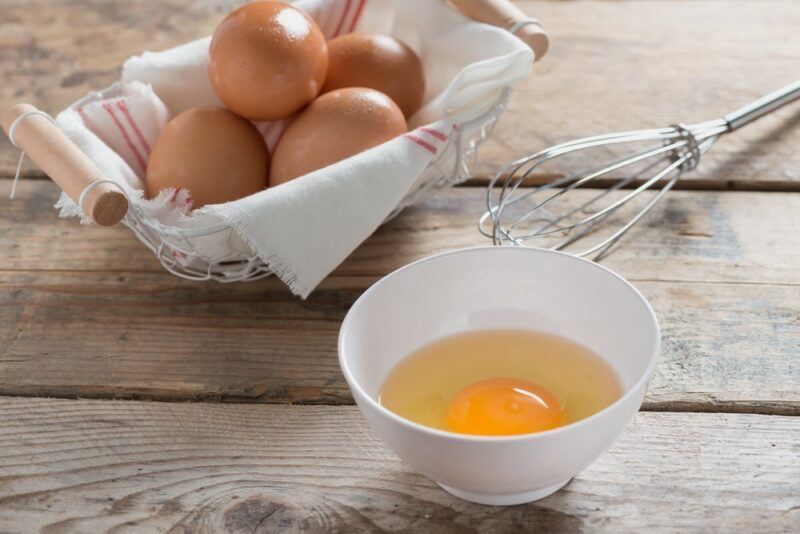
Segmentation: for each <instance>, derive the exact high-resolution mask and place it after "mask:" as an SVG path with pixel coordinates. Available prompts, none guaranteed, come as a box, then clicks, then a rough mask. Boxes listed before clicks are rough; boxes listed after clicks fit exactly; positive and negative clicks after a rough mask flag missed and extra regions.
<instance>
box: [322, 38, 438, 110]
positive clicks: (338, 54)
mask: <svg viewBox="0 0 800 534" xmlns="http://www.w3.org/2000/svg"><path fill="white" fill-rule="evenodd" d="M328 57H329V60H330V63H329V64H328V77H327V79H326V80H325V86H324V87H323V88H322V92H323V93H327V92H328V91H331V90H333V89H341V88H342V87H369V88H370V89H375V90H376V91H380V92H382V93H384V94H386V95H388V96H389V97H390V98H391V99H392V100H394V101H395V102H397V105H398V106H400V109H402V110H403V114H404V115H405V116H406V118H408V117H410V116H411V115H413V114H414V113H415V112H416V111H417V110H418V109H419V108H420V107H422V101H423V98H424V97H425V74H424V72H423V70H422V62H421V61H420V59H419V57H418V56H417V54H415V53H414V51H413V50H411V49H410V48H409V47H408V46H406V45H405V44H403V43H402V42H400V41H398V40H397V39H395V38H394V37H389V36H388V35H378V34H372V33H350V34H347V35H342V36H341V37H337V38H336V39H333V40H331V41H330V42H329V43H328Z"/></svg>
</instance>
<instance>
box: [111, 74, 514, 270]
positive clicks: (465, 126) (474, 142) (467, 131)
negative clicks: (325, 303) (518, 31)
mask: <svg viewBox="0 0 800 534" xmlns="http://www.w3.org/2000/svg"><path fill="white" fill-rule="evenodd" d="M510 95H511V90H510V89H509V88H505V89H502V90H501V91H499V94H498V97H497V99H496V100H495V101H494V102H493V103H492V104H491V105H490V106H489V107H488V108H486V109H485V110H484V111H483V112H481V113H480V114H479V115H478V116H476V117H474V118H471V119H469V120H466V121H463V122H461V123H460V124H458V125H457V126H456V127H455V130H454V132H453V135H451V136H450V138H449V141H448V143H447V145H446V146H445V148H444V150H442V151H441V152H440V153H439V155H438V157H437V158H436V159H435V160H433V161H432V162H431V163H430V164H429V165H428V167H427V168H426V169H425V171H424V172H423V173H422V175H421V176H420V178H419V180H417V183H416V184H415V185H414V186H412V188H411V189H410V190H409V192H408V193H407V194H406V195H405V197H404V198H403V199H402V201H401V202H400V204H398V205H397V207H396V208H395V209H394V210H393V211H392V212H391V213H390V214H389V216H388V217H387V218H386V219H385V221H384V222H386V221H388V220H390V219H392V218H394V217H396V216H397V215H398V214H399V213H400V212H401V211H403V209H404V208H406V207H407V206H410V205H412V204H415V203H417V202H419V201H422V200H424V199H425V198H428V197H429V196H431V195H432V194H433V193H435V192H436V191H439V190H441V189H445V188H448V187H451V186H453V185H455V184H458V183H459V182H463V181H464V180H466V179H468V178H469V177H470V166H471V165H472V163H473V162H474V160H475V158H476V156H477V150H478V147H479V146H480V145H481V143H483V141H485V140H486V139H487V138H488V137H489V135H490V134H491V132H492V129H493V128H494V126H495V124H496V123H497V121H498V119H499V118H500V116H501V115H502V113H503V111H504V110H505V108H506V104H507V102H508V100H509V98H510ZM122 223H123V224H124V225H125V226H127V227H128V228H130V229H131V230H132V231H133V233H134V234H135V235H136V237H138V238H139V240H140V241H141V242H142V243H144V244H145V245H146V246H147V248H149V249H150V250H151V251H153V253H154V254H155V255H156V258H158V260H159V261H160V262H161V264H162V265H163V266H164V268H165V269H166V270H167V271H169V272H170V273H172V274H174V275H176V276H179V277H181V278H186V279H188V280H198V281H204V280H216V281H219V282H244V281H251V280H258V279H260V278H264V277H267V276H269V275H271V274H273V273H272V271H271V270H270V269H269V268H268V267H267V265H266V264H265V263H264V261H263V260H262V259H261V258H259V257H258V256H257V255H255V254H254V253H253V252H252V251H251V250H250V249H249V247H248V246H247V245H246V244H245V243H244V241H242V239H241V238H240V237H239V236H238V234H237V233H236V232H235V231H234V230H233V229H232V228H231V227H230V226H229V225H228V224H226V223H220V224H214V225H211V226H206V227H202V228H178V227H174V226H167V225H165V224H162V223H161V222H159V221H157V220H155V219H153V218H148V217H144V216H143V214H142V213H141V212H140V210H139V209H138V208H137V207H136V206H135V205H134V204H131V206H130V209H129V210H128V213H127V215H126V216H125V218H124V219H123V220H122ZM209 240H213V241H217V242H219V241H222V242H226V241H227V242H228V244H229V245H230V247H229V248H230V250H233V251H235V252H232V253H230V254H228V255H227V256H225V257H222V258H219V257H213V256H211V255H208V254H206V253H205V252H204V249H206V248H207V247H205V246H204V243H207V242H208V241H209Z"/></svg>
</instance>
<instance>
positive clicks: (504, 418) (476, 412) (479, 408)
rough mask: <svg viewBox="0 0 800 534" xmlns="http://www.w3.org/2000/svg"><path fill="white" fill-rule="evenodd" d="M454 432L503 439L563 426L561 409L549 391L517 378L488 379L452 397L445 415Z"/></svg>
mask: <svg viewBox="0 0 800 534" xmlns="http://www.w3.org/2000/svg"><path fill="white" fill-rule="evenodd" d="M447 420H448V426H449V427H450V430H452V431H453V432H458V433H461V434H479V435H484V436H503V435H508V434H527V433H530V432H541V431H542V430H549V429H551V428H557V427H559V426H563V425H564V409H563V407H562V406H561V403H560V402H558V399H557V398H556V396H555V395H553V394H552V393H551V392H550V391H548V390H547V389H545V388H543V387H542V386H539V385H537V384H534V383H533V382H528V381H527V380H520V379H517V378H489V379H487V380H481V381H479V382H475V383H474V384H470V385H469V386H467V387H465V388H464V389H462V390H461V391H459V392H458V393H456V395H455V397H453V401H452V402H451V403H450V408H449V410H448V413H447Z"/></svg>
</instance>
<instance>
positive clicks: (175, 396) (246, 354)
mask: <svg viewBox="0 0 800 534" xmlns="http://www.w3.org/2000/svg"><path fill="white" fill-rule="evenodd" d="M0 195H2V187H0ZM19 195H20V196H19V199H18V200H15V201H8V200H0V206H3V207H2V208H0V217H4V219H3V220H2V224H0V248H2V249H4V250H6V251H8V253H7V254H6V255H5V256H3V257H2V258H0V393H3V394H9V395H37V394H39V395H55V396H65V397H74V396H91V397H136V398H156V399H171V400H183V399H204V400H223V401H246V402H298V403H351V402H352V399H351V397H350V394H349V391H348V390H347V387H346V384H345V383H344V380H343V379H342V377H341V374H340V372H339V369H338V363H337V360H336V337H337V334H338V329H339V323H340V321H341V320H342V318H343V317H344V314H345V313H346V311H347V309H348V308H349V306H350V304H351V303H352V302H353V301H354V300H355V299H356V298H357V297H358V296H359V295H360V294H361V292H363V291H364V289H366V288H367V287H369V285H371V284H372V283H373V282H374V281H375V280H377V279H378V278H379V277H380V276H382V275H384V274H386V273H387V272H389V271H391V270H393V269H395V268H397V267H400V266H402V265H404V264H406V263H408V262H410V261H413V260H416V259H419V258H421V257H423V256H426V255H429V254H432V253H435V252H439V251H443V250H447V249H452V248H456V247H460V246H469V245H474V244H481V243H484V238H482V237H481V236H480V235H479V234H478V233H477V231H476V230H475V229H474V221H475V219H476V217H477V214H478V213H480V209H481V202H482V192H481V191H480V190H476V189H473V188H461V189H456V190H452V191H449V192H447V193H443V194H441V195H439V196H436V197H434V198H432V199H430V200H429V201H428V202H426V203H424V204H423V205H420V206H418V207H415V208H412V209H409V210H408V211H407V212H406V213H404V214H403V215H401V216H400V217H399V218H397V219H396V220H394V221H392V222H391V223H390V224H388V225H386V226H385V227H383V228H382V229H380V230H379V231H378V232H377V233H376V235H375V236H373V237H372V238H370V239H369V240H368V241H367V242H366V243H365V244H364V245H363V246H361V247H360V248H359V249H358V250H357V251H356V252H355V253H354V254H353V255H352V257H351V258H350V259H348V260H347V261H346V262H345V263H344V264H343V265H342V266H341V267H340V269H338V270H337V271H336V272H335V273H334V275H332V276H331V277H329V278H328V280H326V281H325V282H324V283H323V284H322V285H321V287H320V288H319V289H318V290H317V291H316V292H315V293H314V294H313V295H312V297H311V298H310V299H309V300H307V301H300V300H298V299H296V298H295V297H293V296H291V295H290V294H289V292H288V290H286V288H285V287H284V286H283V285H282V284H281V283H280V282H278V281H277V280H275V279H268V280H263V281H259V282H253V283H247V284H228V285H221V284H214V283H196V282H187V281H183V280H180V279H178V278H176V277H174V276H172V275H170V274H168V273H166V272H165V271H163V270H162V269H161V268H160V265H159V264H158V263H157V262H156V261H155V259H153V258H152V256H151V255H150V253H149V251H147V250H146V249H145V248H144V247H143V246H142V245H140V244H139V243H138V242H137V241H136V240H135V238H134V237H133V236H132V234H130V233H129V232H127V231H126V230H124V229H122V228H119V229H103V228H98V227H91V226H80V225H78V224H77V223H76V222H74V221H64V220H58V219H56V216H55V214H54V213H53V212H52V211H51V209H50V206H51V204H52V200H53V199H54V198H55V186H53V185H52V184H48V183H47V182H42V181H37V180H25V181H23V182H22V183H21V184H20V190H19ZM799 205H800V196H797V195H794V194H790V193H761V194H753V193H736V192H729V193H699V192H676V193H675V194H674V195H672V196H671V197H670V200H668V201H667V204H666V205H665V206H663V208H659V209H660V211H658V212H656V213H653V215H652V217H650V218H649V219H648V222H647V223H644V224H643V225H642V226H641V228H639V229H637V230H636V232H637V233H636V234H634V235H631V236H630V238H629V239H627V240H626V241H625V243H624V244H623V245H622V246H620V247H619V248H618V249H616V251H615V252H613V253H612V254H610V255H609V257H608V258H607V260H606V261H605V264H607V265H608V266H610V267H612V268H614V269H616V270H618V271H619V272H620V273H621V274H623V275H624V276H626V277H628V278H629V279H631V280H632V281H634V283H636V285H637V286H638V287H639V288H640V289H641V290H642V291H643V292H644V293H645V294H646V295H647V296H648V298H649V299H651V301H652V303H653V305H654V307H655V309H656V312H657V314H658V316H659V319H660V321H661V324H662V328H663V331H664V354H663V359H662V362H661V364H660V365H659V367H658V370H657V373H656V376H655V378H654V380H653V382H652V385H651V388H650V392H649V395H648V397H647V402H646V408H647V409H653V410H665V409H678V410H715V411H718V410H738V411H755V412H763V413H800V392H798V391H797V387H796V386H797V377H798V376H800V361H799V360H798V359H797V358H796V356H797V354H798V353H800V309H798V302H800V278H798V277H800V272H798V270H797V265H798V264H800V233H798V232H796V231H795V230H794V229H793V228H791V227H790V226H788V224H787V223H789V222H790V221H791V220H792V217H793V214H794V213H797V211H798V206H799Z"/></svg>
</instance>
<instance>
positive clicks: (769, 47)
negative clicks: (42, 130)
mask: <svg viewBox="0 0 800 534" xmlns="http://www.w3.org/2000/svg"><path fill="white" fill-rule="evenodd" d="M232 4H233V3H232V2H229V1H225V0H211V1H198V2H186V1H181V0H170V1H165V2H138V3H126V2H120V1H118V0H116V1H113V2H101V1H100V0H94V1H92V0H81V1H78V2H69V1H66V0H61V1H57V2H43V1H36V2H20V1H10V0H0V11H2V17H0V73H2V76H3V80H4V84H3V85H2V86H0V104H2V107H3V108H5V107H7V106H8V105H9V104H11V103H12V102H16V101H23V100H27V101H31V102H33V103H35V104H37V105H38V106H40V107H41V108H43V109H46V110H48V111H51V112H55V111H57V110H59V109H61V108H63V107H64V106H65V105H66V104H68V103H69V102H71V101H73V100H75V99H76V98H78V97H79V96H82V95H83V94H85V93H86V92H87V91H88V90H91V89H98V88H101V87H103V86H105V85H108V84H109V83H111V82H112V81H114V80H115V79H116V78H117V77H118V72H119V65H120V64H121V63H122V62H123V61H124V59H125V58H127V57H129V56H130V55H133V54H135V53H138V52H140V51H141V50H142V49H143V48H149V49H156V50H157V49H162V48H166V47H169V46H173V45H175V44H178V43H181V42H185V41H187V40H190V39H192V38H194V37H197V36H200V35H205V34H207V33H209V32H210V31H211V30H212V29H213V26H214V24H215V22H216V21H217V20H218V19H219V18H220V16H221V15H222V14H223V13H224V12H225V11H227V10H228V9H229V8H230V7H231V5H232ZM520 5H521V7H522V8H523V9H524V10H526V11H527V12H530V13H532V14H535V15H536V16H538V17H539V18H540V19H542V20H543V21H544V22H545V24H546V26H547V28H548V30H549V31H550V32H551V35H552V36H553V40H554V45H553V48H552V50H551V52H550V54H549V56H548V58H547V59H546V60H545V61H543V62H542V63H540V64H537V66H536V67H535V69H534V70H535V74H534V75H533V76H532V77H531V78H530V79H529V80H526V81H525V82H523V83H521V84H520V85H519V86H518V88H517V89H516V91H515V95H514V97H513V100H512V103H511V105H510V109H509V112H507V113H506V114H505V115H504V117H503V119H502V120H501V123H500V125H499V126H498V127H497V129H496V131H495V133H494V135H493V137H492V138H491V139H490V140H489V141H488V142H487V143H486V145H485V146H484V147H483V149H482V151H481V159H480V163H479V165H478V166H477V167H476V168H475V178H474V179H473V180H471V181H470V182H468V187H459V188H455V189H453V190H451V191H447V192H444V193H442V194H439V195H437V196H435V197H433V198H431V199H429V200H428V201H426V202H424V203H422V204H421V205H419V206H415V207H413V208H411V209H409V210H407V211H406V212H405V213H404V214H403V215H401V216H400V217H398V218H397V219H395V220H394V221H392V222H390V223H389V224H387V225H386V226H384V227H383V228H381V229H380V230H379V231H378V232H377V233H376V234H375V235H374V236H373V237H372V238H370V239H369V240H368V241H367V242H366V243H364V245H362V246H361V247H360V248H359V249H358V250H357V251H356V252H354V253H353V255H352V256H351V257H350V258H348V260H347V261H346V262H345V263H344V264H343V265H342V266H341V267H340V268H339V269H337V271H336V272H335V273H333V274H332V275H331V276H330V277H329V278H328V279H327V280H325V282H323V284H322V285H321V287H320V288H319V289H318V290H317V291H316V292H315V293H314V294H313V295H312V297H311V298H310V299H308V300H307V301H300V300H298V299H296V298H294V297H292V296H291V295H290V294H289V293H288V291H287V290H286V289H285V287H284V286H283V285H282V284H281V283H280V282H278V281H276V280H274V279H267V280H262V281H259V282H254V283H249V284H234V285H220V284H213V283H206V284H202V283H192V282H187V281H184V280H181V279H178V278H175V277H173V276H171V275H169V274H168V273H166V272H165V271H164V270H163V269H162V268H161V267H160V265H159V264H158V262H157V261H156V260H155V259H154V258H153V257H152V256H151V255H150V254H149V252H148V251H146V250H145V249H144V247H143V246H142V245H141V244H140V243H138V241H137V240H136V239H135V237H134V236H133V235H132V234H131V233H129V232H128V231H126V230H125V229H124V228H112V229H102V228H97V227H88V226H80V225H78V224H77V223H76V222H75V221H65V220H59V219H57V218H56V215H55V213H54V212H53V210H52V204H53V202H54V201H55V199H56V197H57V189H56V187H55V186H54V185H53V184H52V183H50V182H49V181H47V180H43V179H41V178H43V176H42V175H41V173H39V172H38V171H36V170H35V169H34V168H33V167H32V166H31V165H30V164H28V165H26V166H25V167H24V176H25V178H24V179H23V180H22V181H21V182H20V184H19V188H18V198H17V199H16V200H15V201H9V200H2V201H0V250H3V254H2V255H0V531H2V532H5V531H9V532H18V531H31V530H39V529H43V530H44V529H49V530H50V531H59V532H60V531H73V532H86V531H105V530H119V531H137V530H148V531H149V530H169V529H172V530H173V531H208V532H216V531H229V532H240V531H241V532H244V531H259V530H260V531H271V530H278V529H285V528H290V527H291V528H295V529H297V530H312V531H313V530H326V531H330V530H343V531H373V530H389V531H409V530H433V529H435V530H437V531H465V530H474V531H492V532H498V531H518V530H520V529H523V528H527V529H532V528H541V529H548V530H553V531H576V530H581V529H585V530H597V529H601V528H605V529H616V530H640V529H647V528H658V529H663V530H680V531H686V530H714V529H716V530H728V531H730V530H747V531H782V530H783V531H792V530H794V531H796V530H798V528H800V498H798V495H800V467H799V466H800V449H799V448H798V443H799V442H800V417H798V415H800V391H798V381H800V359H798V355H800V269H799V268H798V266H800V232H798V213H800V194H798V192H800V151H798V146H800V128H798V126H800V109H798V106H793V107H792V108H787V109H785V110H782V111H781V112H779V113H777V114H776V115H775V116H772V117H769V118H765V119H763V120H762V121H760V122H758V123H756V124H754V125H752V126H751V127H749V128H747V129H746V130H743V131H741V132H740V133H737V134H736V135H735V136H731V137H730V138H727V139H723V140H721V141H720V142H719V144H718V145H717V146H716V147H715V148H714V149H713V151H712V152H710V153H709V154H707V155H706V156H705V157H704V159H703V163H702V164H701V166H700V167H699V168H698V169H697V170H696V171H693V172H692V173H691V174H687V175H686V176H685V177H683V178H682V179H681V182H680V184H679V187H680V188H682V189H688V190H690V191H676V192H674V194H671V195H670V196H669V197H668V198H667V200H665V201H664V203H662V205H661V206H660V207H659V208H658V209H657V210H656V212H654V213H653V214H652V215H651V216H650V217H648V218H647V219H646V220H645V221H643V223H642V224H641V225H640V226H639V227H637V228H636V229H635V230H634V231H633V232H632V234H631V235H630V236H629V237H628V238H626V239H625V241H624V242H623V243H622V245H621V246H619V247H617V248H616V249H615V250H614V252H613V253H612V254H610V255H609V257H608V258H607V259H606V260H604V264H605V265H607V266H609V267H611V268H612V269H614V270H616V271H617V272H619V273H620V274H622V275H623V276H625V277H626V278H628V279H629V280H631V281H632V282H633V283H634V284H635V285H636V286H637V287H639V288H640V289H641V290H642V291H643V292H644V293H645V295H646V296H647V297H648V298H649V299H650V301H651V302H652V304H653V306H654V308H655V309H656V312H657V314H658V316H659V320H660V322H661V325H662V329H663V334H664V347H663V355H662V360H661V362H660V363H659V366H658V369H657V371H656V375H655V377H654V378H653V381H652V383H651V385H650V388H649V391H648V394H647V397H646V399H645V403H644V405H643V411H642V412H641V413H640V414H639V415H638V416H637V418H636V420H635V421H634V423H633V424H632V425H631V427H630V428H629V429H628V430H627V431H626V432H625V434H624V435H623V436H622V438H621V439H620V441H619V442H618V443H617V444H616V445H615V446H614V447H613V448H612V449H611V450H610V451H609V452H608V453H606V454H605V455H603V456H602V457H601V458H600V459H599V460H598V461H597V462H596V463H595V464H593V465H592V466H591V467H589V468H588V469H587V470H586V471H584V472H583V473H581V474H580V475H579V476H578V477H577V478H576V479H575V480H574V481H573V482H572V483H570V484H569V485H568V486H567V487H566V489H565V490H563V491H561V492H559V493H557V494H555V495H553V496H551V497H549V498H547V499H545V500H542V501H540V502H537V503H533V504H530V505H525V506H518V507H511V508H503V509H494V508H489V507H483V506H477V505H471V504H469V503H465V502H463V501H459V500H457V499H455V498H453V497H451V496H449V495H447V494H445V493H443V492H442V491H440V490H439V489H438V488H436V487H435V485H434V484H433V483H431V482H430V481H428V480H426V479H424V478H423V477H421V476H419V475H417V474H415V473H413V472H412V471H410V470H409V469H408V468H407V467H405V466H404V465H403V464H402V463H401V462H399V460H397V459H396V457H394V455H392V454H391V452H390V451H388V449H387V448H386V447H385V446H384V445H383V444H382V443H380V442H379V440H377V438H376V437H375V436H374V435H373V434H372V433H371V432H370V430H369V429H368V428H367V426H366V425H365V423H364V422H363V421H362V419H361V417H360V416H359V414H358V412H357V410H356V409H355V408H354V407H353V406H350V405H351V404H352V397H351V396H350V394H349V392H348V390H347V387H346V384H345V383H344V380H343V378H342V377H341V374H340V372H339V369H338V364H337V361H336V345H335V341H336V335H337V333H338V328H339V323H340V321H341V319H342V318H343V316H344V314H345V313H346V311H347V309H348V307H349V305H350V304H351V303H352V302H353V301H354V300H355V299H356V298H357V297H358V296H359V295H360V293H361V292H363V291H364V289H366V288H367V287H368V286H369V285H370V284H372V283H373V282H374V281H375V280H377V279H378V278H380V277H381V276H382V275H384V274H386V273H388V272H390V271H391V270H393V269H395V268H397V267H400V266H402V265H404V264H406V263H408V262H410V261H413V260H415V259H418V258H420V257H423V256H426V255H429V254H432V253H435V252H439V251H443V250H447V249H452V248H457V247H461V246H470V245H477V244H486V241H485V239H484V238H483V237H481V236H480V235H479V234H478V233H477V230H476V226H475V225H476V220H477V217H478V216H479V215H480V213H481V212H482V209H483V195H484V190H483V188H482V187H480V186H482V185H484V184H485V183H486V177H487V176H489V174H490V173H491V171H492V169H495V168H497V167H498V166H499V165H501V164H503V163H506V162H508V161H510V160H512V159H513V158H516V157H519V156H520V155H523V154H526V153H529V152H530V151H532V150H537V149H539V148H543V147H545V146H548V145H551V144H553V143H556V142H560V141H564V140H567V139H571V138H574V137H579V136H583V135H588V134H594V133H603V132H609V131H616V130H625V129H631V128H642V127H653V126H662V125H666V124H670V123H674V122H676V121H683V122H692V121H700V120H704V119H709V118H713V117H716V116H718V115H721V114H724V113H726V112H728V111H730V110H732V109H733V108H735V107H737V106H739V105H741V104H743V103H745V102H747V101H749V100H750V99H753V98H755V97H757V96H760V94H762V93H765V92H768V91H770V90H772V89H774V88H777V87H778V86H780V85H782V84H785V83H788V82H789V81H791V79H792V76H796V75H797V74H796V72H795V71H796V62H797V54H796V53H792V52H791V50H792V48H791V47H792V46H794V50H800V42H799V41H798V38H797V32H796V28H797V27H800V6H797V4H796V3H794V2H793V1H792V0H766V1H755V0H740V1H735V0H703V1H695V2H683V1H680V0H661V1H658V2H648V1H622V2H607V1H600V0H593V1H583V2H544V1H538V2H520ZM765 32H766V33H765ZM712 34H713V35H714V39H707V36H708V35H712ZM767 37H768V38H767ZM701 42H702V53H697V51H698V50H699V49H700V48H701V47H700V45H699V44H698V43H701ZM742 65H747V67H748V71H747V72H746V73H743V72H741V66H742ZM17 154H18V153H17V152H16V150H15V149H13V147H11V146H10V145H9V144H8V142H7V140H5V138H4V139H3V140H2V141H0V177H2V178H3V179H0V198H3V199H7V196H8V193H9V191H10V186H11V184H10V180H9V179H7V178H10V177H11V175H13V170H14V168H15V165H16V158H17V157H18V156H17ZM613 155H614V154H613V153H611V152H608V153H604V154H602V156H604V157H608V156H612V157H613ZM592 161H593V160H591V159H584V160H581V161H579V163H581V164H583V165H591V163H592ZM568 170H569V169H566V168H562V167H559V166H556V167H554V168H553V169H550V170H548V171H547V172H543V173H540V174H538V175H536V176H534V177H533V178H532V180H531V183H538V182H541V181H544V180H547V179H550V178H552V177H554V176H558V175H561V174H563V173H565V172H568ZM601 185H608V184H607V183H605V184H601ZM469 186H473V187H469ZM583 194H586V193H579V195H578V196H577V197H576V201H577V200H580V195H583ZM112 399H129V400H124V401H122V400H112ZM147 401H162V402H147ZM185 401H195V402H191V403H186V402H185ZM308 404H315V405H318V406H306V405H308Z"/></svg>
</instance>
